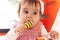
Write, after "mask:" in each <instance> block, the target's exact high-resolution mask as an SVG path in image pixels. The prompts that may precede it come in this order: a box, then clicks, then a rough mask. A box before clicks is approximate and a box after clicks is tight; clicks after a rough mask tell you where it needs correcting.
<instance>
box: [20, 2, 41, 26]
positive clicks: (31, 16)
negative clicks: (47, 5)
mask: <svg viewBox="0 0 60 40" xmlns="http://www.w3.org/2000/svg"><path fill="white" fill-rule="evenodd" d="M20 18H21V20H22V22H23V23H24V22H25V21H26V20H30V21H31V22H32V24H33V26H34V25H36V23H37V22H38V21H39V19H40V4H39V3H37V6H35V4H33V5H30V4H28V3H27V2H26V3H25V4H21V9H20Z"/></svg>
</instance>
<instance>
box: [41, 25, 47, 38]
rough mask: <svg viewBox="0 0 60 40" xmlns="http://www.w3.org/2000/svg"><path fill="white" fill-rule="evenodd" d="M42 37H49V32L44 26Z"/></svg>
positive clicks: (42, 27)
mask: <svg viewBox="0 0 60 40" xmlns="http://www.w3.org/2000/svg"><path fill="white" fill-rule="evenodd" d="M41 35H42V36H43V37H48V32H47V30H46V29H45V27H44V25H42V26H41Z"/></svg>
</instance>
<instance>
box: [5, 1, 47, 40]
mask: <svg viewBox="0 0 60 40" xmlns="http://www.w3.org/2000/svg"><path fill="white" fill-rule="evenodd" d="M43 12H44V4H43V2H42V1H41V0H22V1H21V2H20V4H19V10H18V16H19V18H20V20H21V21H20V22H17V23H16V24H15V25H14V27H13V29H12V30H10V31H9V32H8V33H7V35H6V38H5V39H6V40H37V38H38V37H41V36H44V34H47V31H46V29H45V27H44V25H43V24H42V22H41V21H40V20H41V19H42V18H43V17H44V16H43ZM26 21H29V22H30V23H31V27H30V26H29V27H30V28H27V27H28V26H27V27H26V25H25V23H26ZM27 25H28V24H27ZM29 25H30V24H29ZM9 34H10V35H9Z"/></svg>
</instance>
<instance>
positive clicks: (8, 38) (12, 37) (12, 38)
mask: <svg viewBox="0 0 60 40" xmlns="http://www.w3.org/2000/svg"><path fill="white" fill-rule="evenodd" d="M17 37H18V34H16V33H15V32H14V29H13V28H12V29H10V31H9V32H8V33H7V34H6V35H5V38H4V40H16V38H17Z"/></svg>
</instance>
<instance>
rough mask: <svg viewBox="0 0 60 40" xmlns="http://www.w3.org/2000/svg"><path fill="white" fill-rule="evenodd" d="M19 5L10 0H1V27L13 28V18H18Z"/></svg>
mask: <svg viewBox="0 0 60 40" xmlns="http://www.w3.org/2000/svg"><path fill="white" fill-rule="evenodd" d="M17 10H18V7H17V5H14V4H12V3H11V2H9V1H8V0H0V29H1V28H11V27H12V23H13V20H15V19H16V18H17Z"/></svg>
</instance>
